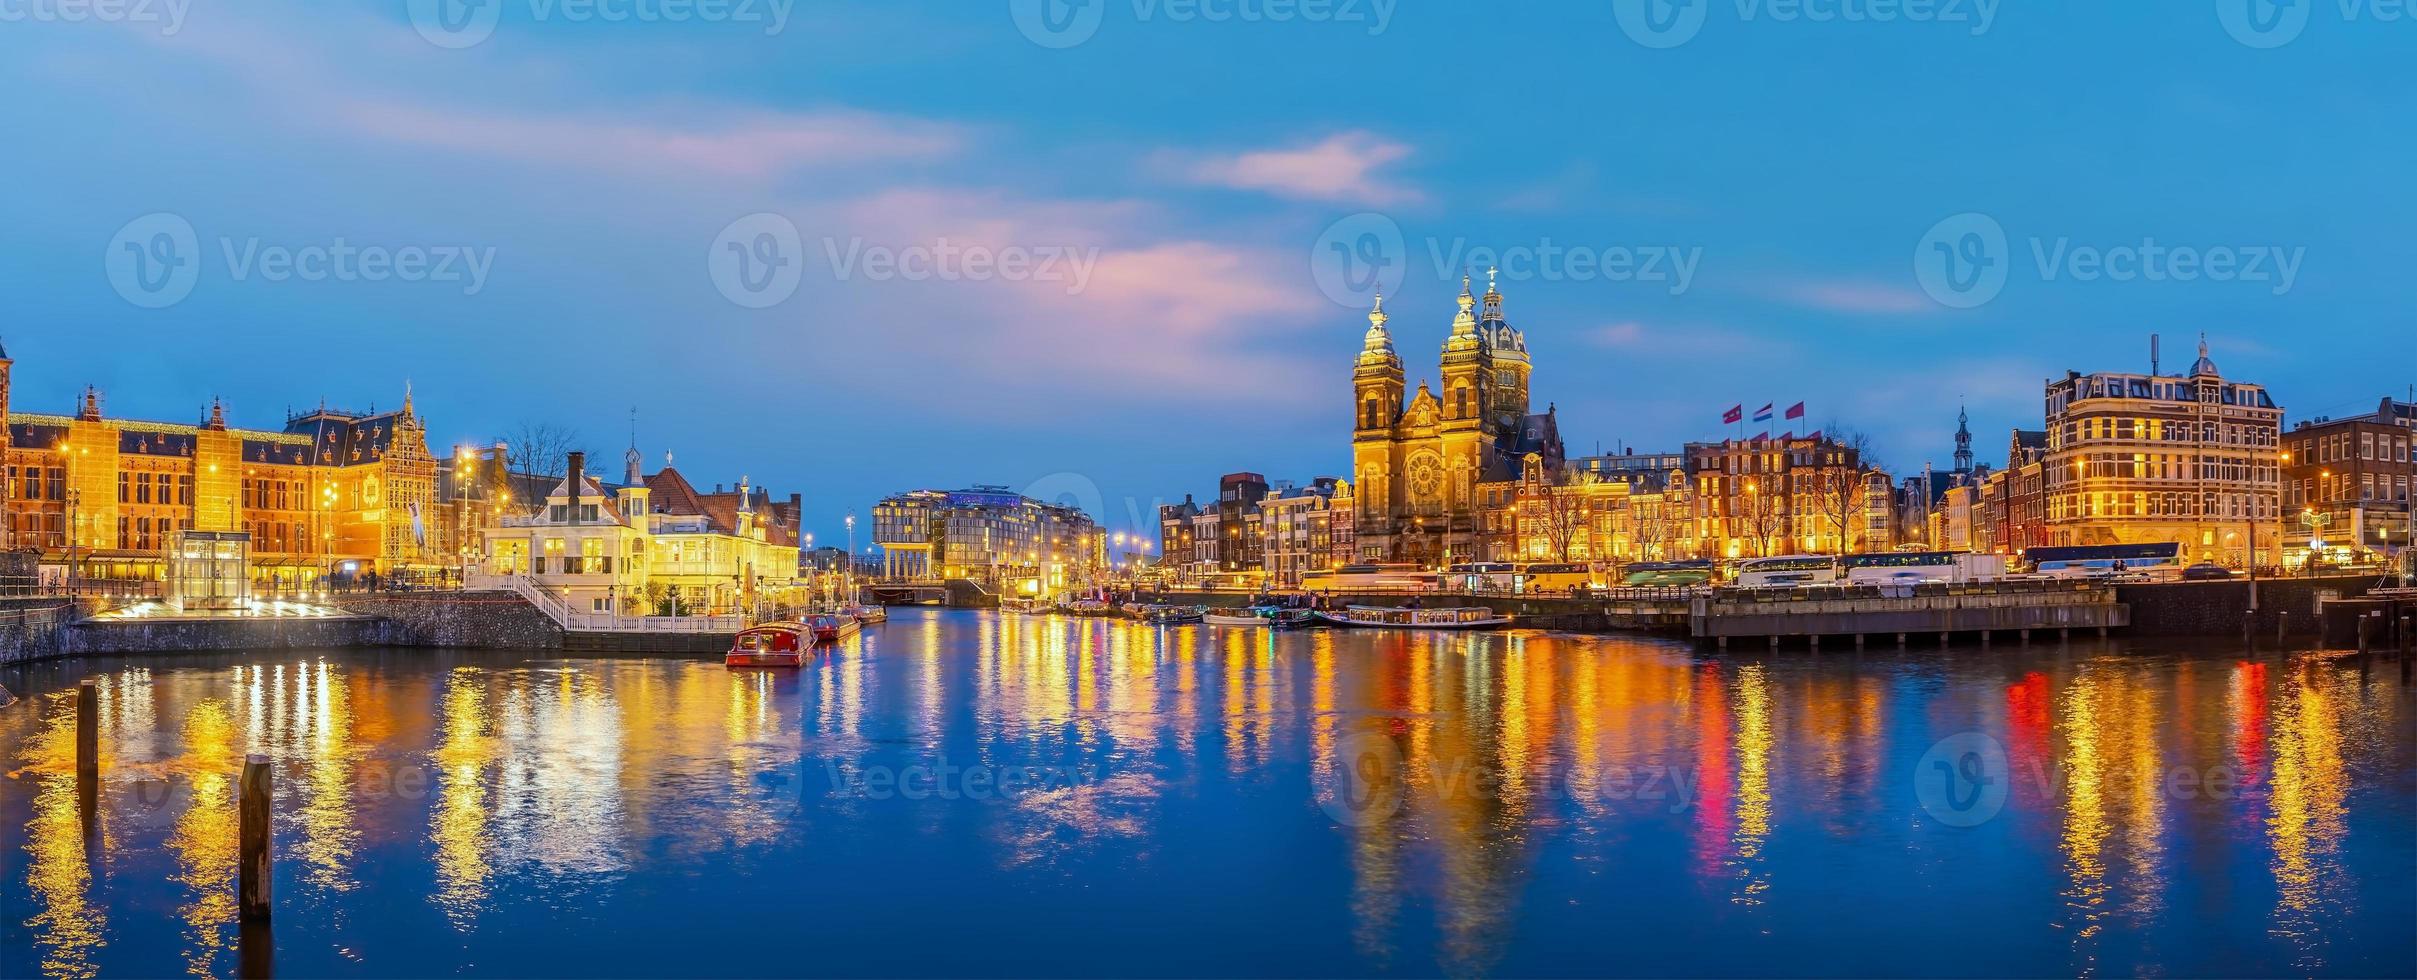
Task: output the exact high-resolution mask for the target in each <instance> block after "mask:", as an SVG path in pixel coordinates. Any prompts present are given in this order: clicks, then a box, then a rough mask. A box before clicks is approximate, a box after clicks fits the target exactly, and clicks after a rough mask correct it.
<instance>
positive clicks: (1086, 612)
mask: <svg viewBox="0 0 2417 980" xmlns="http://www.w3.org/2000/svg"><path fill="white" fill-rule="evenodd" d="M1066 611H1067V612H1068V613H1071V614H1073V615H1076V616H1114V615H1116V604H1115V603H1112V602H1109V601H1108V600H1106V599H1076V600H1074V601H1073V602H1069V603H1067V604H1066Z"/></svg>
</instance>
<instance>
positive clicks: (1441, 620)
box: [1318, 606, 1511, 630]
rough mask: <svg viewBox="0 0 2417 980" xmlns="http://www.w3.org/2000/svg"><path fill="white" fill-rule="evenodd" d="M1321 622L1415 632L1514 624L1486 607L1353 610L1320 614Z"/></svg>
mask: <svg viewBox="0 0 2417 980" xmlns="http://www.w3.org/2000/svg"><path fill="white" fill-rule="evenodd" d="M1318 618H1319V619H1321V620H1324V621H1326V622H1329V623H1333V624H1335V625H1337V626H1375V627H1391V628H1393V629H1413V630H1482V629H1495V628H1497V627H1502V626H1508V625H1510V624H1511V615H1510V614H1509V613H1499V612H1495V611H1493V610H1491V609H1488V608H1486V607H1484V606H1450V607H1444V608H1437V609H1416V608H1408V607H1400V606H1350V607H1347V608H1345V609H1343V610H1341V611H1339V612H1338V611H1334V610H1320V611H1319V612H1318Z"/></svg>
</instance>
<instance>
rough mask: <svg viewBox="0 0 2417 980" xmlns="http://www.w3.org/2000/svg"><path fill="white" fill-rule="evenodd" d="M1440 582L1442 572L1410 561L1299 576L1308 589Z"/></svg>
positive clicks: (1426, 587) (1391, 588)
mask: <svg viewBox="0 0 2417 980" xmlns="http://www.w3.org/2000/svg"><path fill="white" fill-rule="evenodd" d="M1441 586H1442V576H1439V575H1437V574H1436V573H1434V572H1430V571H1428V570H1426V569H1424V568H1421V567H1419V566H1417V565H1409V564H1370V565H1345V566H1343V567H1341V568H1337V569H1335V570H1334V571H1331V572H1311V573H1309V574H1307V575H1304V576H1302V577H1301V588H1302V589H1303V590H1305V591H1309V592H1434V591H1436V590H1438V589H1439V588H1441Z"/></svg>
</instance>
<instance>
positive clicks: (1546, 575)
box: [1519, 564, 1595, 595]
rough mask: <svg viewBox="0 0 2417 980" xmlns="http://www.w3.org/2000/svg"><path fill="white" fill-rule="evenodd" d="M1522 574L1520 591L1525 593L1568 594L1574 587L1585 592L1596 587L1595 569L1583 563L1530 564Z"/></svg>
mask: <svg viewBox="0 0 2417 980" xmlns="http://www.w3.org/2000/svg"><path fill="white" fill-rule="evenodd" d="M1520 575H1521V581H1520V584H1519V591H1521V592H1525V593H1533V594H1541V595H1568V594H1569V593H1570V590H1572V589H1576V590H1578V591H1580V592H1584V591H1588V590H1591V589H1593V588H1594V587H1595V576H1594V571H1593V570H1592V569H1589V568H1587V567H1586V566H1585V565H1582V564H1572V565H1559V564H1554V565H1529V566H1527V567H1526V568H1523V569H1521V570H1520Z"/></svg>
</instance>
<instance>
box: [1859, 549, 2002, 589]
mask: <svg viewBox="0 0 2417 980" xmlns="http://www.w3.org/2000/svg"><path fill="white" fill-rule="evenodd" d="M1839 564H1840V565H1841V566H1842V567H1843V568H1844V569H1845V581H1846V584H1848V585H1919V584H1924V583H1931V582H1945V583H1952V584H1956V585H1963V584H1966V583H1971V582H1995V581H1998V580H2000V579H2003V578H2005V577H2006V559H2005V558H2003V557H2001V556H1998V555H1976V554H1971V553H1969V552H1962V551H1894V552H1885V553H1882V554H1873V555H1848V556H1846V557H1845V558H1844V559H1841V560H1840V562H1839Z"/></svg>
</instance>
